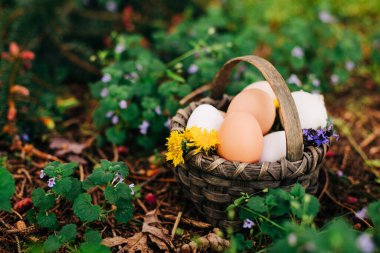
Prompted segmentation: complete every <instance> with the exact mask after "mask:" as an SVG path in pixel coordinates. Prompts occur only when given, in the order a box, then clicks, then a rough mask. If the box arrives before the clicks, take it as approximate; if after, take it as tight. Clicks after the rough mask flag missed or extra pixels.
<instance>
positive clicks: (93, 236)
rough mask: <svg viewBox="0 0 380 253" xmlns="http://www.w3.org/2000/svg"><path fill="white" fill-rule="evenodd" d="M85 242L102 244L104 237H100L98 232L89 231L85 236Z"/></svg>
mask: <svg viewBox="0 0 380 253" xmlns="http://www.w3.org/2000/svg"><path fill="white" fill-rule="evenodd" d="M84 240H85V241H86V242H90V243H94V244H97V243H101V242H102V237H101V236H100V234H99V232H98V231H95V230H87V231H86V233H85V234H84Z"/></svg>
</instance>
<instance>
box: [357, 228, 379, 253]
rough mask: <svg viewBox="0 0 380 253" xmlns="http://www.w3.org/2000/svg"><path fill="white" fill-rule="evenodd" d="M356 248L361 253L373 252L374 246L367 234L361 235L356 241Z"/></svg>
mask: <svg viewBox="0 0 380 253" xmlns="http://www.w3.org/2000/svg"><path fill="white" fill-rule="evenodd" d="M356 247H358V249H359V250H361V252H363V253H372V252H375V249H376V246H375V243H374V242H373V240H372V237H371V236H370V235H369V234H366V233H363V234H361V235H360V236H359V237H358V238H357V239H356Z"/></svg>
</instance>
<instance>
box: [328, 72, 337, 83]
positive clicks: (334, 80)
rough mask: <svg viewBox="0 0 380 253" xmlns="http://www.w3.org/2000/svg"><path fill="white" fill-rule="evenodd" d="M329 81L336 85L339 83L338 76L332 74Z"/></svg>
mask: <svg viewBox="0 0 380 253" xmlns="http://www.w3.org/2000/svg"><path fill="white" fill-rule="evenodd" d="M330 81H331V82H332V83H333V84H337V83H338V82H339V76H338V75H336V74H332V75H331V76H330Z"/></svg>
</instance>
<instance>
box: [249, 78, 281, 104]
mask: <svg viewBox="0 0 380 253" xmlns="http://www.w3.org/2000/svg"><path fill="white" fill-rule="evenodd" d="M248 89H259V90H262V91H264V92H266V93H267V94H268V95H269V96H270V97H271V98H272V99H273V100H275V99H276V98H277V97H276V95H275V94H274V92H273V90H272V87H270V84H269V83H268V82H267V81H258V82H254V83H252V84H250V85H248V86H247V87H245V88H244V90H248Z"/></svg>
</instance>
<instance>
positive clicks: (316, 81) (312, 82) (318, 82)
mask: <svg viewBox="0 0 380 253" xmlns="http://www.w3.org/2000/svg"><path fill="white" fill-rule="evenodd" d="M311 84H312V85H313V86H315V87H319V86H321V81H319V79H313V81H311Z"/></svg>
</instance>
